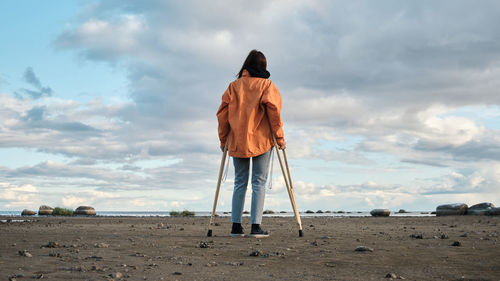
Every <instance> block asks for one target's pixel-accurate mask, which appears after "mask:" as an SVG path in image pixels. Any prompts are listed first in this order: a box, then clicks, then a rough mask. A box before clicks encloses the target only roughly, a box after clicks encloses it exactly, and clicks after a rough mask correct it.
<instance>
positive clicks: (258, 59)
mask: <svg viewBox="0 0 500 281" xmlns="http://www.w3.org/2000/svg"><path fill="white" fill-rule="evenodd" d="M245 69H246V70H249V69H259V70H261V71H265V72H267V60H266V57H265V56H264V54H263V53H262V52H260V51H257V50H251V51H250V53H249V54H248V56H247V58H246V60H245V62H244V63H243V66H242V67H241V70H240V72H238V75H237V76H238V78H241V74H242V73H243V70H245Z"/></svg>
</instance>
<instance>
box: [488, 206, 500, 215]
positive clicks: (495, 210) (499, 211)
mask: <svg viewBox="0 0 500 281" xmlns="http://www.w3.org/2000/svg"><path fill="white" fill-rule="evenodd" d="M486 215H487V216H500V207H496V208H491V210H489V211H488V212H487V213H486Z"/></svg>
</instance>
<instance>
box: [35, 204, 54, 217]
mask: <svg viewBox="0 0 500 281" xmlns="http://www.w3.org/2000/svg"><path fill="white" fill-rule="evenodd" d="M52 212H54V208H52V207H50V206H47V205H42V206H40V208H38V215H39V216H45V215H52Z"/></svg>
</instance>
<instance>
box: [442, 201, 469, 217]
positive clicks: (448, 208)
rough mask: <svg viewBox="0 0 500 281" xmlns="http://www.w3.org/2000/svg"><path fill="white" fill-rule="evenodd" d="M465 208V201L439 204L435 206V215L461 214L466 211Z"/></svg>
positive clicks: (466, 207)
mask: <svg viewBox="0 0 500 281" xmlns="http://www.w3.org/2000/svg"><path fill="white" fill-rule="evenodd" d="M467 209H468V206H467V204H465V203H453V204H445V205H439V206H437V208H436V216H438V217H439V216H462V215H465V214H466V213H467Z"/></svg>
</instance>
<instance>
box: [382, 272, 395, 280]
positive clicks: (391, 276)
mask: <svg viewBox="0 0 500 281" xmlns="http://www.w3.org/2000/svg"><path fill="white" fill-rule="evenodd" d="M385 278H392V279H396V278H398V276H397V275H396V273H392V272H389V273H387V274H386V275H385Z"/></svg>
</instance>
